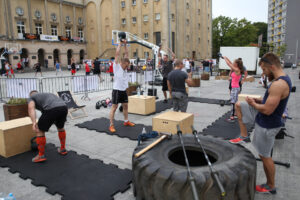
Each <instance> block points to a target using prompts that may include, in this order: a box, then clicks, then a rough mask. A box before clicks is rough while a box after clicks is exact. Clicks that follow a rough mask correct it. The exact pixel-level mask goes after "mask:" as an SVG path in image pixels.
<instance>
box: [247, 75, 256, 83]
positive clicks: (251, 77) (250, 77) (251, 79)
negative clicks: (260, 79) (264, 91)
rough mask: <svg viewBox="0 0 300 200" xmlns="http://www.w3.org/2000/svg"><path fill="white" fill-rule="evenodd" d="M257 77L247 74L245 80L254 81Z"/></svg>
mask: <svg viewBox="0 0 300 200" xmlns="http://www.w3.org/2000/svg"><path fill="white" fill-rule="evenodd" d="M254 81H255V79H254V77H253V76H247V77H246V79H245V82H254Z"/></svg>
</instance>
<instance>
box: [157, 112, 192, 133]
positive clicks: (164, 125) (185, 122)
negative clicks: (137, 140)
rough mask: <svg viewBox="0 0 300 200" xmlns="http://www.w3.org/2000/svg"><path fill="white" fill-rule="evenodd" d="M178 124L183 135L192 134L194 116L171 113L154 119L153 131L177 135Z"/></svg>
mask: <svg viewBox="0 0 300 200" xmlns="http://www.w3.org/2000/svg"><path fill="white" fill-rule="evenodd" d="M177 124H179V127H180V129H181V131H182V133H184V134H185V133H192V128H191V126H192V125H193V124H194V115H193V114H191V113H183V112H174V111H169V112H165V113H162V114H160V115H157V116H155V117H153V118H152V129H153V131H157V132H159V133H172V134H176V133H177V127H176V126H177Z"/></svg>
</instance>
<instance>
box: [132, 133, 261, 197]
mask: <svg viewBox="0 0 300 200" xmlns="http://www.w3.org/2000/svg"><path fill="white" fill-rule="evenodd" d="M183 138H184V144H185V147H186V150H187V151H188V152H187V154H188V157H189V162H190V165H191V171H192V175H193V177H194V178H195V182H196V187H197V192H198V195H199V198H200V199H207V200H216V199H221V197H220V191H219V189H218V187H217V185H216V183H215V182H214V181H213V179H212V177H211V173H210V169H209V167H208V165H207V163H206V160H205V158H204V156H203V153H202V150H201V147H200V146H199V144H198V143H197V142H196V140H195V139H194V136H193V135H191V134H188V135H184V136H183ZM199 138H200V140H201V143H202V145H203V147H204V149H205V151H206V153H207V154H208V156H209V157H210V160H211V162H214V163H213V167H214V169H215V170H216V171H217V172H218V174H219V178H220V181H221V183H222V184H223V186H224V188H225V191H226V194H227V196H226V197H225V198H224V199H228V200H253V199H254V194H255V183H256V160H255V157H254V156H253V155H252V154H251V152H250V151H248V150H247V149H246V148H244V147H242V146H240V145H233V144H230V143H229V142H228V141H225V140H223V139H221V138H216V137H212V136H204V135H199ZM151 142H153V140H150V141H147V142H144V143H143V144H141V145H140V146H138V147H137V148H136V149H135V151H134V154H135V153H137V152H139V151H140V150H141V149H143V148H144V147H146V146H147V145H149V144H150V143H151ZM134 154H133V155H134ZM171 159H172V160H173V161H171ZM174 162H176V163H178V164H175V163H174ZM184 165H185V164H184V157H183V153H182V148H181V143H180V141H179V137H178V136H177V135H173V138H172V139H169V140H168V139H165V140H164V141H162V142H161V143H159V144H158V145H156V146H155V147H153V148H152V149H151V150H150V151H148V152H146V153H145V154H143V155H142V156H140V157H139V158H134V156H133V158H132V170H133V184H134V193H135V195H136V198H137V200H152V199H153V200H154V199H155V200H164V199H170V200H193V195H192V190H191V187H190V183H189V178H188V173H187V169H186V166H184Z"/></svg>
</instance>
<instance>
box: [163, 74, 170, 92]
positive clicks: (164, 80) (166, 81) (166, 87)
mask: <svg viewBox="0 0 300 200" xmlns="http://www.w3.org/2000/svg"><path fill="white" fill-rule="evenodd" d="M167 90H169V89H168V79H167V78H165V77H164V78H163V82H162V91H167Z"/></svg>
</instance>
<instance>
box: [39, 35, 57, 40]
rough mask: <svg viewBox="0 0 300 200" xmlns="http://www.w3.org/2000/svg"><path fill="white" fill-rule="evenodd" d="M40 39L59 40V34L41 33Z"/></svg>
mask: <svg viewBox="0 0 300 200" xmlns="http://www.w3.org/2000/svg"><path fill="white" fill-rule="evenodd" d="M40 40H45V41H58V36H57V35H40Z"/></svg>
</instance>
